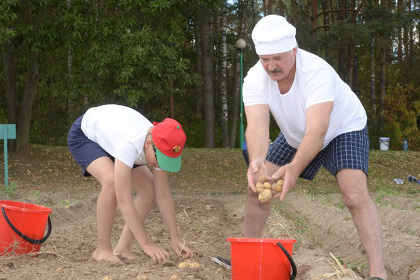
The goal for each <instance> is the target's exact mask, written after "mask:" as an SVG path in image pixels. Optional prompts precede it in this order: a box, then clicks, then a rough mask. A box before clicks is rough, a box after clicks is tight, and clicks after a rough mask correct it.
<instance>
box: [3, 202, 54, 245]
mask: <svg viewBox="0 0 420 280" xmlns="http://www.w3.org/2000/svg"><path fill="white" fill-rule="evenodd" d="M1 211H2V212H3V217H4V219H5V220H6V222H7V223H8V224H9V226H10V227H11V228H12V229H13V230H14V232H15V233H16V234H17V235H19V236H20V237H22V238H23V239H25V240H26V241H28V242H29V243H32V244H42V243H44V242H45V241H47V239H48V237H49V236H50V234H51V219H50V216H48V231H47V234H46V235H45V236H44V238H42V239H40V240H37V239H32V238H30V237H27V236H26V235H24V234H23V233H21V232H20V231H19V230H18V229H17V228H16V227H15V226H14V225H13V224H12V222H10V220H9V218H8V217H7V215H6V211H4V207H2V208H1Z"/></svg>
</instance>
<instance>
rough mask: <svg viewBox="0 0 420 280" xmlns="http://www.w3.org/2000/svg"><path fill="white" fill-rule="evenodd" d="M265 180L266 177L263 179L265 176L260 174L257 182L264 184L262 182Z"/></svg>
mask: <svg viewBox="0 0 420 280" xmlns="http://www.w3.org/2000/svg"><path fill="white" fill-rule="evenodd" d="M265 181H266V179H265V176H264V175H261V176H260V177H259V178H258V183H261V184H264V182H265Z"/></svg>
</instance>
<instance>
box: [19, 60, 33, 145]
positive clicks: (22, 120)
mask: <svg viewBox="0 0 420 280" xmlns="http://www.w3.org/2000/svg"><path fill="white" fill-rule="evenodd" d="M38 78H39V73H38V63H37V61H36V58H35V56H33V57H32V61H31V63H30V65H29V68H28V77H27V81H26V86H25V90H24V93H23V98H22V108H21V111H20V115H19V123H18V124H19V125H18V128H17V137H16V138H17V140H16V151H17V152H24V151H27V150H28V147H29V130H30V127H31V118H32V105H33V103H34V99H35V92H36V85H37V82H38Z"/></svg>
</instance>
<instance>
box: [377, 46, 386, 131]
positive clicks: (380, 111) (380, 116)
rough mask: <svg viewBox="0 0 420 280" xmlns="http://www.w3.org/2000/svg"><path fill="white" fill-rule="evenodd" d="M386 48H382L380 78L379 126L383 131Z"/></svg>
mask: <svg viewBox="0 0 420 280" xmlns="http://www.w3.org/2000/svg"><path fill="white" fill-rule="evenodd" d="M385 50H386V47H385V46H384V47H382V48H381V78H380V93H379V96H380V103H379V112H378V113H379V114H378V115H379V124H381V126H380V128H381V130H380V131H382V128H383V123H384V122H383V116H382V111H383V110H384V108H385V90H386V86H385V71H386V51H385Z"/></svg>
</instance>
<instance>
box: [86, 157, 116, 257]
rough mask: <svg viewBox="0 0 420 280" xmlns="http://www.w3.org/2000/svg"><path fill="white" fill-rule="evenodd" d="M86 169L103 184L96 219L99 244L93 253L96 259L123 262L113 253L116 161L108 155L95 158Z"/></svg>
mask: <svg viewBox="0 0 420 280" xmlns="http://www.w3.org/2000/svg"><path fill="white" fill-rule="evenodd" d="M86 170H87V171H88V172H89V173H90V174H91V175H92V176H93V177H94V178H95V179H97V180H98V181H99V183H100V184H101V186H102V190H101V193H100V194H99V197H98V202H97V209H96V213H97V216H96V221H97V227H98V244H97V248H96V250H95V251H94V252H93V254H92V258H93V259H94V260H95V261H101V260H105V261H112V262H121V261H120V259H119V258H118V257H117V256H115V255H114V254H113V253H112V245H111V233H112V225H113V223H114V216H115V209H116V207H117V198H116V195H115V186H114V163H113V162H112V160H111V159H110V158H108V157H100V158H98V159H96V160H94V161H93V162H92V163H91V164H89V166H88V167H87V168H86Z"/></svg>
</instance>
